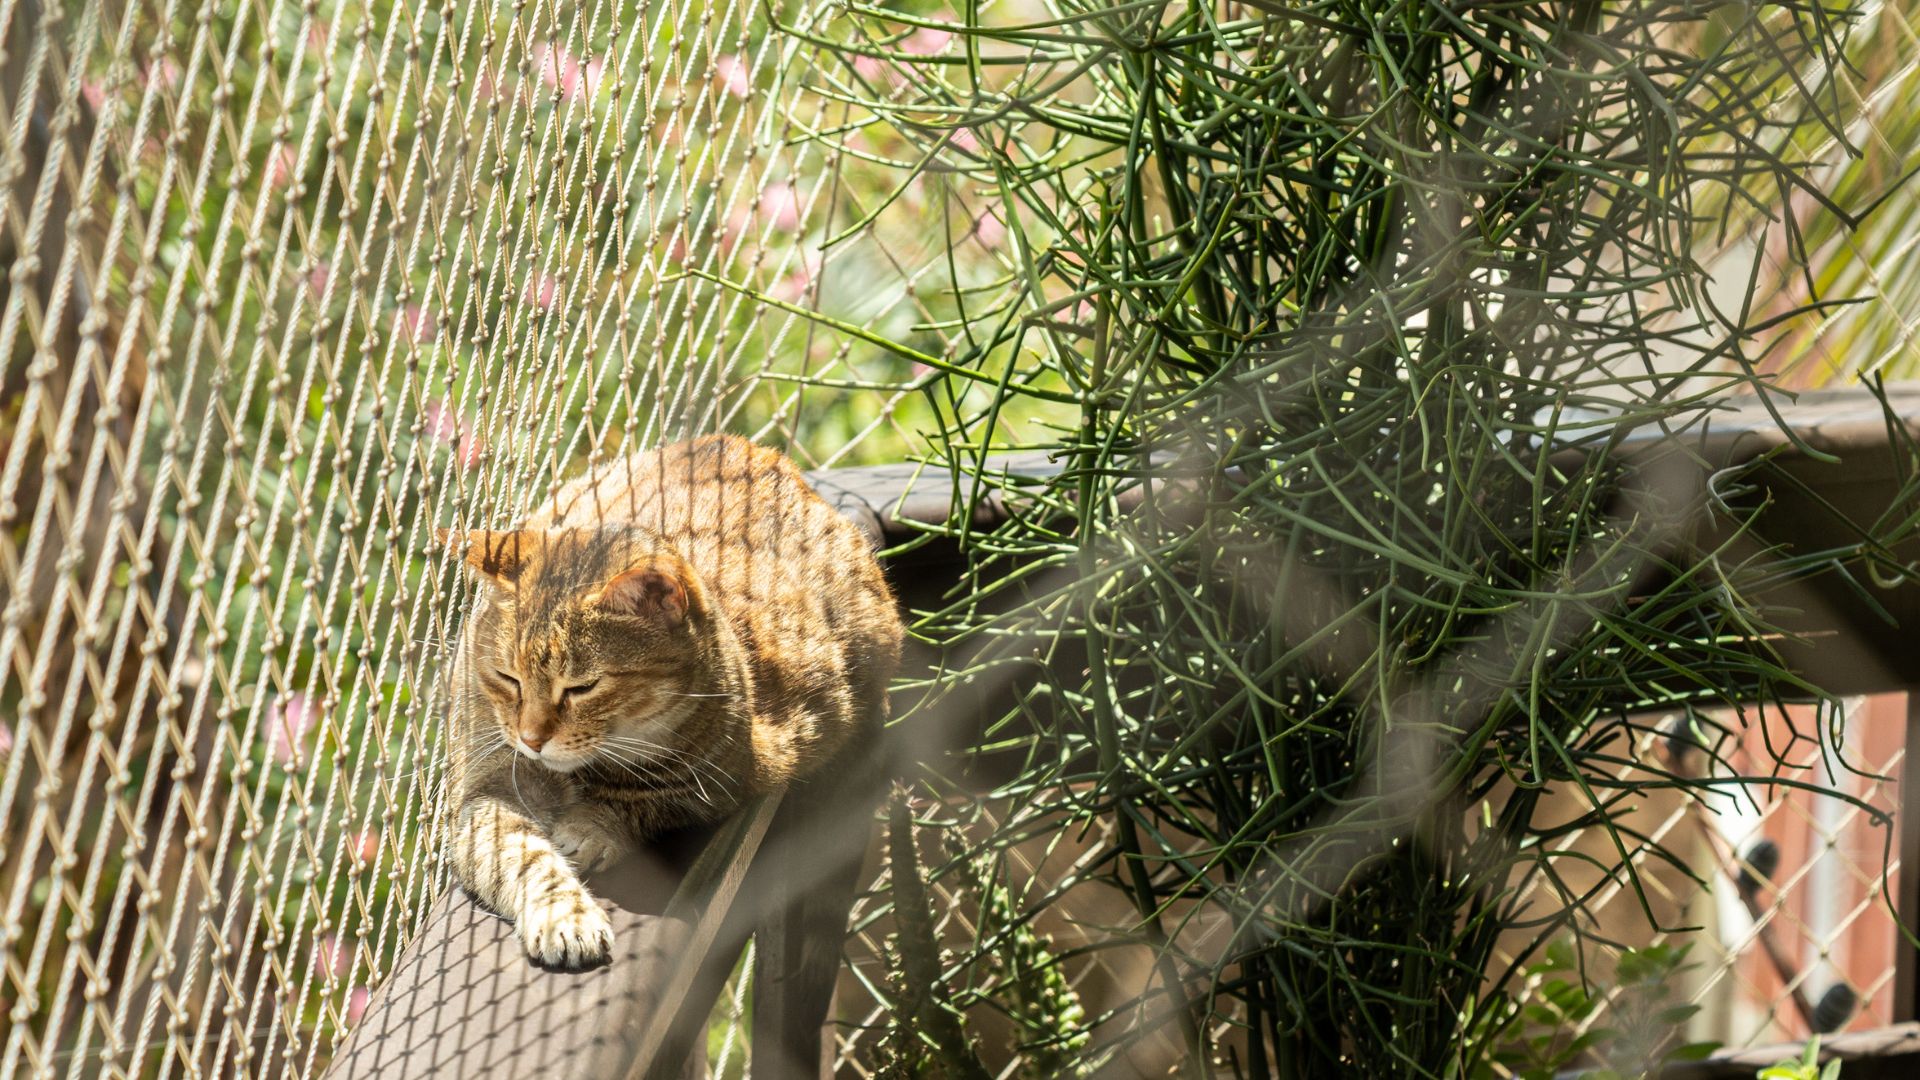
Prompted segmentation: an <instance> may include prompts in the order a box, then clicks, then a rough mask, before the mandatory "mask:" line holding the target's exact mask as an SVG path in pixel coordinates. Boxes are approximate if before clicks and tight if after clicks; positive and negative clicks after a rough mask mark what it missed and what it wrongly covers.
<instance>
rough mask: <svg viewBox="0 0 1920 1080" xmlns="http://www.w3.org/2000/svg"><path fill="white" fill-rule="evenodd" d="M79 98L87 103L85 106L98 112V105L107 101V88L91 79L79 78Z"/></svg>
mask: <svg viewBox="0 0 1920 1080" xmlns="http://www.w3.org/2000/svg"><path fill="white" fill-rule="evenodd" d="M80 100H82V101H84V102H86V103H87V108H89V109H92V110H93V111H94V112H96V113H98V112H99V111H100V107H101V106H102V105H105V104H106V103H107V88H106V87H104V86H102V85H100V84H99V83H97V82H94V81H93V80H92V79H81V80H80Z"/></svg>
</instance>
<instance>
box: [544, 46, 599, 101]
mask: <svg viewBox="0 0 1920 1080" xmlns="http://www.w3.org/2000/svg"><path fill="white" fill-rule="evenodd" d="M533 63H534V66H536V67H538V68H539V69H540V81H541V82H543V83H546V84H547V85H548V86H549V87H552V88H554V89H557V90H559V91H560V93H561V94H562V95H564V96H566V97H568V98H572V99H576V100H577V99H581V98H588V97H592V96H593V95H595V94H597V93H599V92H600V88H601V87H602V86H603V85H605V83H606V80H605V78H604V76H605V75H606V71H607V61H606V58H605V57H603V56H596V57H594V58H593V59H591V60H588V61H587V62H586V63H581V62H580V58H579V57H577V56H575V55H573V53H571V52H569V51H568V50H567V47H566V46H564V45H556V44H553V43H551V42H541V43H540V44H538V45H535V46H534V47H533Z"/></svg>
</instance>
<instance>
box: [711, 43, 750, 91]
mask: <svg viewBox="0 0 1920 1080" xmlns="http://www.w3.org/2000/svg"><path fill="white" fill-rule="evenodd" d="M713 73H714V74H715V75H717V76H719V77H720V85H721V86H724V87H726V90H727V93H729V94H732V95H733V96H734V97H737V98H744V97H746V96H748V95H749V94H751V93H753V72H752V71H751V70H750V69H749V68H748V67H747V62H746V61H744V60H742V59H740V58H739V57H738V56H735V55H734V54H732V53H727V54H726V55H724V56H721V57H720V58H719V59H717V60H715V61H714V62H713Z"/></svg>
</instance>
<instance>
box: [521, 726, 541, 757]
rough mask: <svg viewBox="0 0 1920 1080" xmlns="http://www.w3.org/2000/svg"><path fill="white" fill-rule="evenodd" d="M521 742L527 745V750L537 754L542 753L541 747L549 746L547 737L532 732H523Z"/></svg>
mask: <svg viewBox="0 0 1920 1080" xmlns="http://www.w3.org/2000/svg"><path fill="white" fill-rule="evenodd" d="M520 741H521V742H522V743H523V744H525V746H526V748H527V749H529V750H531V751H533V752H534V753H536V754H537V753H539V752H540V748H541V747H543V746H545V745H547V737H546V736H545V735H539V734H535V733H534V732H531V731H523V732H521V733H520Z"/></svg>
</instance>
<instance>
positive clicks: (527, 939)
mask: <svg viewBox="0 0 1920 1080" xmlns="http://www.w3.org/2000/svg"><path fill="white" fill-rule="evenodd" d="M514 929H515V931H516V932H517V933H518V934H519V935H520V943H521V944H522V945H524V946H526V949H527V955H528V956H530V957H532V958H533V959H534V960H536V961H538V962H539V963H541V964H544V965H546V966H548V967H554V968H560V969H562V970H565V971H584V970H586V969H588V968H595V967H599V966H600V965H601V964H604V963H606V962H607V961H609V960H611V959H612V958H613V923H612V922H610V921H608V919H607V913H606V912H604V911H602V910H600V905H599V904H598V903H596V902H594V899H593V897H591V896H589V895H588V894H587V891H586V890H585V889H580V888H573V889H559V890H555V891H554V892H552V893H549V894H547V895H545V896H541V897H537V898H535V899H532V900H529V901H528V902H527V905H526V907H525V908H523V909H522V910H521V912H520V917H519V918H518V919H515V920H514Z"/></svg>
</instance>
